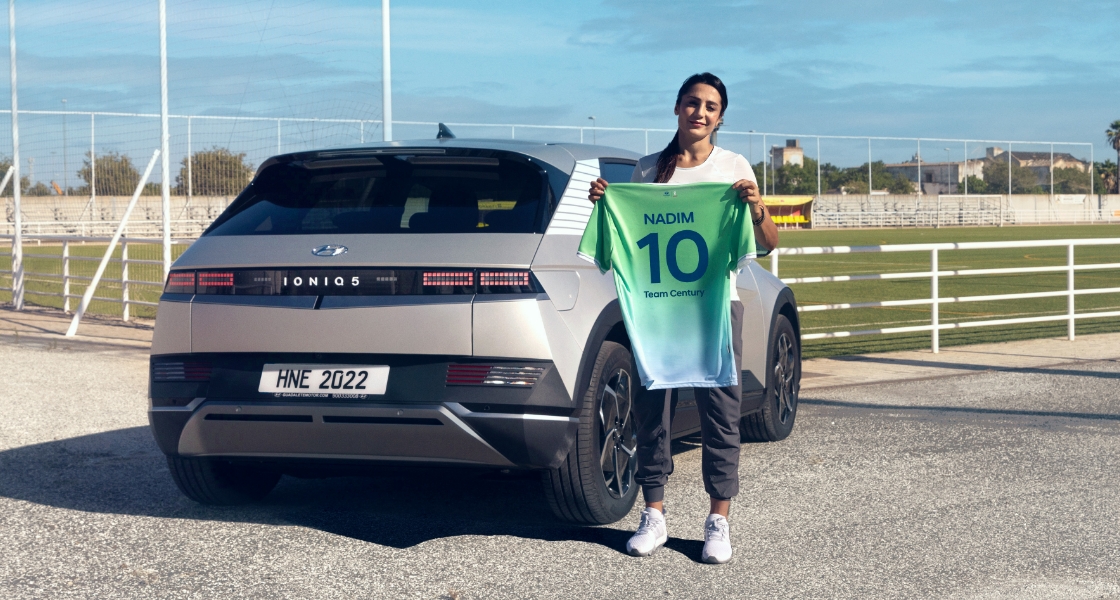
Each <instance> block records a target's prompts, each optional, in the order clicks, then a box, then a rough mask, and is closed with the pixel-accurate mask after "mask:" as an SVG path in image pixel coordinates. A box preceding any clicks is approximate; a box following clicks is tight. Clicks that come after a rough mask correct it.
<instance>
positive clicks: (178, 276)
mask: <svg viewBox="0 0 1120 600" xmlns="http://www.w3.org/2000/svg"><path fill="white" fill-rule="evenodd" d="M163 291H164V292H166V293H168V294H193V293H194V271H186V272H182V271H180V272H173V273H171V274H170V275H168V276H167V285H166V286H164V288H163Z"/></svg>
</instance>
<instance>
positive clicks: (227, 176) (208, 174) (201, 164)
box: [175, 146, 253, 196]
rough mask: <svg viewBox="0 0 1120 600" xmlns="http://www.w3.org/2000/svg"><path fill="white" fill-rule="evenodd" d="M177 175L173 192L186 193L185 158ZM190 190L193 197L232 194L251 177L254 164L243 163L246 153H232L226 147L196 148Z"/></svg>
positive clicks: (237, 191)
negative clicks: (197, 149)
mask: <svg viewBox="0 0 1120 600" xmlns="http://www.w3.org/2000/svg"><path fill="white" fill-rule="evenodd" d="M180 164H181V165H182V167H181V168H180V169H179V176H178V177H176V178H175V192H176V193H177V194H181V195H186V193H187V172H188V169H187V159H186V158H184V159H183V160H182V162H181V163H180ZM190 177H191V179H190V182H191V187H190V191H191V193H192V194H194V195H196V196H235V195H237V194H239V193H241V190H243V189H244V188H245V186H246V185H248V184H249V180H250V179H252V178H253V167H252V166H251V165H249V164H248V163H246V162H245V153H244V152H242V153H240V154H234V153H233V152H231V151H230V150H229V149H228V148H219V147H217V146H215V147H213V148H211V149H209V150H199V151H198V152H195V153H194V154H193V155H192V156H191V161H190Z"/></svg>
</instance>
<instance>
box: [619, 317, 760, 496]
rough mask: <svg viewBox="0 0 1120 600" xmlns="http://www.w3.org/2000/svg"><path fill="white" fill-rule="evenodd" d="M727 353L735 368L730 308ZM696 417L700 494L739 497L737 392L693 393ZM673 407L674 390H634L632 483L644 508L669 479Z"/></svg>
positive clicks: (735, 331) (735, 330) (737, 334)
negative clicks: (700, 444) (635, 451)
mask: <svg viewBox="0 0 1120 600" xmlns="http://www.w3.org/2000/svg"><path fill="white" fill-rule="evenodd" d="M731 332H732V348H733V349H734V351H735V364H736V365H741V364H742V358H743V304H742V303H741V302H738V301H735V302H732V303H731ZM693 391H694V393H695V394H696V409H697V410H698V411H699V413H700V438H701V441H702V442H703V450H702V454H701V472H702V473H703V476H704V489H705V490H706V491H707V492H708V495H709V496H711V497H712V498H715V499H717V500H729V499H731V497H733V496H735V495H736V494H738V493H739V417H740V415H739V409H740V405H741V404H742V401H743V394H742V387H741V386H738V385H734V386H730V387H721V388H693ZM676 407H677V390H652V391H650V390H647V389H645V388H644V387H641V388H639V389H638V393H637V395H636V397H635V399H634V417H635V420H636V424H637V427H638V469H637V473H636V474H635V477H634V479H635V480H636V481H637V482H638V484H639V485H641V486H642V495H643V496H644V497H645V501H646V502H660V501H662V500H663V499H664V498H665V483H666V482H667V481H668V480H669V475H671V474H672V473H673V453H672V451H671V446H670V442H671V429H670V423H671V422H672V419H673V414H674V412H675V410H676Z"/></svg>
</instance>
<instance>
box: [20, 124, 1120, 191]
mask: <svg viewBox="0 0 1120 600" xmlns="http://www.w3.org/2000/svg"><path fill="white" fill-rule="evenodd" d="M0 114H6V115H10V114H11V110H9V109H3V110H0ZM18 116H19V127H20V137H21V148H20V156H21V161H22V162H23V163H24V164H21V178H25V183H24V185H23V186H22V188H21V189H22V190H23V193H24V194H25V195H28V196H36V195H42V196H46V195H53V194H59V195H70V196H85V197H88V198H89V199H90V204H91V205H93V206H96V205H97V203H98V199H97V197H98V196H111V195H127V194H130V193H131V192H132V189H131V185H134V184H135V180H136V178H137V177H136V174H135V171H136V169H135V165H133V164H132V163H131V158H130V157H131V156H134V155H135V156H143V155H146V154H148V153H149V152H150V151H151V149H152V148H155V147H159V145H160V129H159V114H158V113H127V112H96V111H94V112H90V111H62V110H19V111H18ZM438 125H439V123H438V122H437V121H394V122H393V127H394V128H395V132H396V134H397V137H396V139H404V140H407V139H425V138H432V137H435V134H436V131H437V128H438ZM446 125H447V126H449V127H451V128H452V129H453V130H454V131H455V132H456V133H457V134H458V135H460V136H462V137H475V138H506V139H534V140H541V141H548V142H580V143H591V142H593V143H597V144H603V145H608V146H615V147H619V148H624V149H627V150H632V151H634V152H640V153H642V154H649V153H650V152H651V151H654V150H658V149H660V148H662V147H664V145H665V144H666V143H667V142H668V141H669V139H670V138H671V136H672V135H673V134H674V133H675V132H676V130H675V129H667V128H657V127H588V126H576V125H539V124H531V123H469V122H450V123H446ZM381 126H382V122H381V121H380V120H378V119H360V118H355V119H344V118H295V117H257V116H223V115H186V114H170V115H168V128H169V130H168V135H169V146H168V152H169V161H170V164H171V172H169V173H167V175H166V177H168V178H169V179H170V186H171V193H172V194H173V195H179V196H186V197H194V196H207V195H210V196H213V195H236V194H237V192H239V191H240V189H241V188H242V187H243V186H244V184H245V183H246V182H247V181H248V179H249V177H250V176H251V175H252V171H253V169H254V168H255V166H256V165H259V164H260V163H261V162H262V161H264V160H265V159H266V158H268V157H269V156H273V155H276V154H282V153H285V152H294V151H300V150H310V149H317V148H330V147H339V146H354V145H360V144H364V143H366V142H372V141H380V138H381V135H380V132H379V131H378V130H379V129H380V128H381ZM9 127H10V123H8V119H0V137H5V136H6V135H7V134H9V132H8V131H7V130H8V128H9ZM786 140H798V142H799V144H800V143H801V142H804V143H805V144H804V145H803V146H802V145H799V146H798V147H797V148H796V150H797V152H798V156H803V157H804V158H809V159H812V160H815V161H816V162H817V164H818V169H817V173H816V175H817V179H816V184H815V187H816V189H814V190H812V191H813V192H815V193H816V194H817V195H820V194H823V193H824V192H827V191H828V190H827V189H822V187H821V181H822V178H821V172H820V167H821V165H822V164H824V163H831V164H834V165H841V166H842V165H850V166H859V165H863V166H864V168H865V169H867V172H866V176H867V180H866V181H865V182H864V183H866V184H867V185H868V186H870V188H869V189H875V188H874V185H873V183H874V182H873V181H872V173H871V170H870V166H871V163H872V162H877V161H878V162H883V163H904V162H907V161H910V162H911V163H912V164H913V166H914V167H916V171H915V172H916V173H917V177H918V179H919V180H921V181H924V176H923V173H924V174H925V175H927V176H928V175H936V176H937V177H938V178H942V177H943V176H944V177H947V176H948V175H949V174H950V173H955V175H954V177H955V178H957V179H958V180H959V182H958V184H954V187H955V188H956V189H958V191H960V192H966V191H967V189H966V186H965V185H964V184H963V175H964V173H965V172H967V171H969V169H970V168H973V167H970V166H969V165H974V164H975V163H976V162H977V161H979V160H981V159H984V158H985V156H986V152H987V149H988V148H995V147H998V148H999V149H1000V150H1001V151H1007V152H1009V153H1021V152H1026V151H1032V152H1034V153H1036V154H1039V155H1045V156H1050V157H1054V156H1058V157H1059V161H1058V162H1059V163H1060V162H1061V156H1062V154H1063V153H1076V154H1078V155H1079V157H1078V159H1079V160H1081V161H1083V163H1084V164H1086V165H1088V168H1089V170H1090V171H1092V169H1093V160H1094V156H1093V145H1092V144H1091V143H1086V142H1064V141H1029V140H1027V141H1023V140H1019V141H1016V140H1010V141H1009V140H979V139H954V138H918V137H913V138H903V137H884V136H837V135H821V134H814V133H777V132H760V131H737V130H721V131H720V132H719V144H720V145H721V146H724V147H727V148H729V149H732V150H735V151H736V152H739V153H740V154H742V155H744V156H746V157H747V158H748V160H749V161H750V162H751V163H752V164H753V165H755V166H756V167H758V166H759V165H761V170H760V172H759V173H757V174H756V175H757V176H758V179H759V182H760V184H762V185H761V187H762V189H763V191H764V193H768V194H770V193H776V189H775V187H774V177H773V169H774V168H775V167H776V166H779V167H780V166H781V165H782V161H783V160H784V159H782V158H775V154H774V152H776V151H779V152H780V151H783V144H785V143H786ZM774 142H781V143H780V144H778V145H775V144H774ZM923 144H924V145H925V147H926V148H927V150H932V149H933V148H936V152H937V153H938V154H940V153H942V152H943V151H944V153H945V154H944V155H945V160H944V161H941V160H940V159H936V160H928V159H926V158H925V157H923V155H922V146H923ZM943 148H944V150H943ZM91 156H92V157H96V158H95V160H92V161H91V160H90V157H91ZM1001 156H1003V155H1001ZM1005 159H1006V157H1005ZM1005 159H1004V160H1005ZM950 161H952V162H950ZM965 161H967V162H968V164H967V165H966V164H965ZM1011 162H1012V161H1007V165H1008V167H1007V173H1008V176H1009V178H1010V175H1011ZM1050 163H1051V164H1054V159H1053V158H1051V159H1050ZM949 165H954V167H953V169H949V168H948V167H949ZM954 169H955V170H954ZM156 175H157V176H156V177H155V181H159V180H160V179H161V178H162V177H163V174H162V173H157V174H156ZM809 175H810V176H812V174H809ZM1090 175H1091V174H1090ZM938 181H940V179H939V180H938ZM942 183H944V182H942ZM999 183H1000V185H1004V184H1008V185H1010V179H1008V181H1002V180H1001V181H1000V182H999ZM1085 183H1086V184H1087V185H1088V189H1085V190H1083V191H1084V192H1088V193H1090V194H1093V193H1098V192H1105V191H1107V190H1099V189H1095V185H1096V184H1095V177H1092V176H1090V177H1089V180H1088V181H1087V182H1085ZM130 184H131V185H130ZM1038 184H1039V185H1041V186H1042V187H1043V188H1049V189H1048V191H1050V192H1054V191H1056V189H1057V188H1055V187H1054V184H1055V182H1054V177H1053V169H1050V170H1049V175H1048V176H1047V171H1046V168H1045V167H1042V168H1039V169H1038ZM1015 185H1018V183H1015ZM152 186H153V188H156V187H158V186H157V185H156V184H152ZM916 191H917V190H916ZM926 191H927V192H930V190H926ZM940 191H941V192H945V190H944V189H941V190H940ZM976 191H977V190H972V192H973V193H975V192H976ZM1011 191H1012V192H1015V191H1016V189H1012V190H1011ZM7 193H9V194H10V192H7ZM157 193H158V192H157ZM932 195H935V194H932ZM87 208H88V207H87Z"/></svg>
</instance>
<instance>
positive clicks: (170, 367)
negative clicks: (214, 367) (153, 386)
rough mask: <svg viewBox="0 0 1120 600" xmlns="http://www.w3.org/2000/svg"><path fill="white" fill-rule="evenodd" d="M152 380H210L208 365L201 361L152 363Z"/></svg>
mask: <svg viewBox="0 0 1120 600" xmlns="http://www.w3.org/2000/svg"><path fill="white" fill-rule="evenodd" d="M152 381H156V382H169V381H210V365H209V364H207V363H202V362H161V363H156V364H154V365H152Z"/></svg>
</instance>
